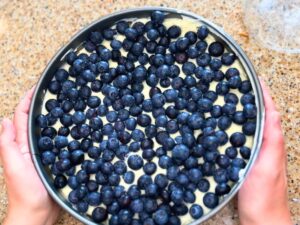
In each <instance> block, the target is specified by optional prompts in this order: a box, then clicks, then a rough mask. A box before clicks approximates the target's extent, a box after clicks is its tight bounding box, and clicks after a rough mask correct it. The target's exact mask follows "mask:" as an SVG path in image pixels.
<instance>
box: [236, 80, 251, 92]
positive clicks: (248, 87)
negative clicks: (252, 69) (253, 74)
mask: <svg viewBox="0 0 300 225" xmlns="http://www.w3.org/2000/svg"><path fill="white" fill-rule="evenodd" d="M251 90H252V86H251V83H250V81H249V80H244V81H242V83H241V86H240V87H239V91H240V92H241V93H243V94H247V93H248V92H250V91H251Z"/></svg>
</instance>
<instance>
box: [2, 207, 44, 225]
mask: <svg viewBox="0 0 300 225" xmlns="http://www.w3.org/2000/svg"><path fill="white" fill-rule="evenodd" d="M48 216H49V215H48V214H47V212H44V211H43V210H33V209H28V208H23V209H17V208H14V209H8V212H7V215H6V218H5V219H4V223H3V225H15V224H18V225H48V223H47V220H48Z"/></svg>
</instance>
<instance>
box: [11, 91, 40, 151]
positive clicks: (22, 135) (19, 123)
mask: <svg viewBox="0 0 300 225" xmlns="http://www.w3.org/2000/svg"><path fill="white" fill-rule="evenodd" d="M34 89H35V87H33V88H32V89H31V90H30V91H28V92H27V94H26V95H25V97H24V98H23V99H22V100H21V102H20V103H19V105H18V106H17V108H16V111H15V115H14V125H15V127H16V142H17V144H18V145H19V147H20V151H21V152H22V153H25V152H29V148H28V137H27V123H28V112H29V108H30V103H31V99H32V95H33V92H34Z"/></svg>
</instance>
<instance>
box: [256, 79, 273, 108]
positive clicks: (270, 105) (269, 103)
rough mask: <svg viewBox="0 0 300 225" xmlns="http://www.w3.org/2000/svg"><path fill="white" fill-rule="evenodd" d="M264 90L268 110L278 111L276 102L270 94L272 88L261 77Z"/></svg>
mask: <svg viewBox="0 0 300 225" xmlns="http://www.w3.org/2000/svg"><path fill="white" fill-rule="evenodd" d="M259 81H260V84H261V87H262V90H263V96H264V102H265V107H266V111H276V107H275V104H274V102H273V99H272V97H271V95H270V90H269V88H268V87H267V85H266V84H265V82H264V81H263V80H262V79H259Z"/></svg>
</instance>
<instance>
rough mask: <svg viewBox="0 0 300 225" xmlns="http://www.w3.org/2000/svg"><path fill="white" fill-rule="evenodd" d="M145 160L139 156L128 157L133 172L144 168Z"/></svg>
mask: <svg viewBox="0 0 300 225" xmlns="http://www.w3.org/2000/svg"><path fill="white" fill-rule="evenodd" d="M143 164H144V162H143V159H142V158H141V157H140V156H138V155H131V156H129V157H128V166H129V167H130V168H131V169H133V170H139V169H140V168H142V167H143Z"/></svg>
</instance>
